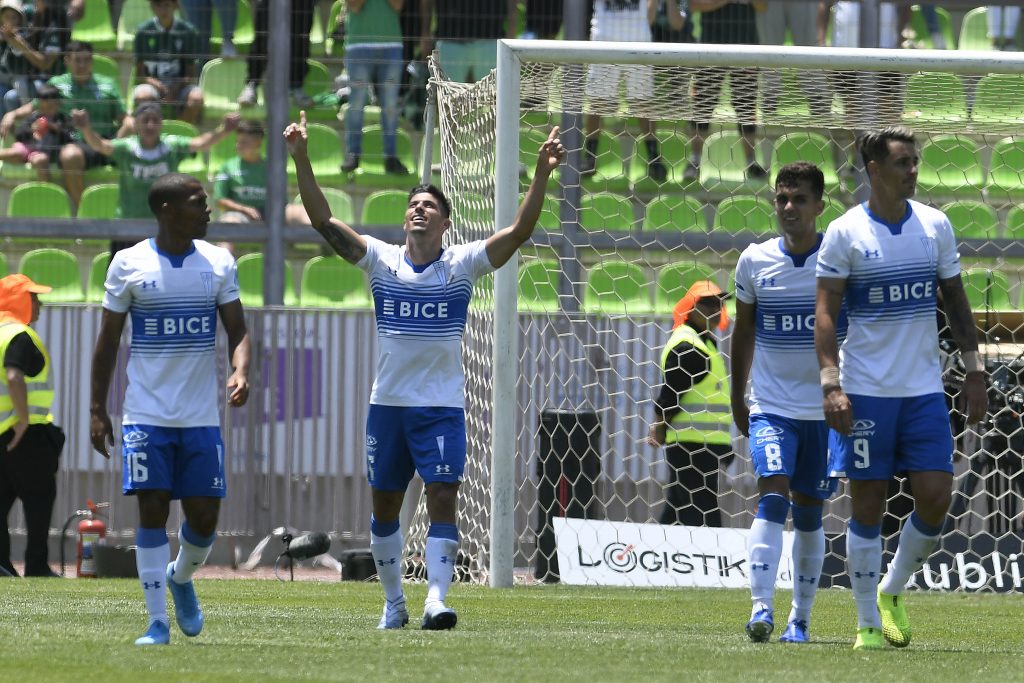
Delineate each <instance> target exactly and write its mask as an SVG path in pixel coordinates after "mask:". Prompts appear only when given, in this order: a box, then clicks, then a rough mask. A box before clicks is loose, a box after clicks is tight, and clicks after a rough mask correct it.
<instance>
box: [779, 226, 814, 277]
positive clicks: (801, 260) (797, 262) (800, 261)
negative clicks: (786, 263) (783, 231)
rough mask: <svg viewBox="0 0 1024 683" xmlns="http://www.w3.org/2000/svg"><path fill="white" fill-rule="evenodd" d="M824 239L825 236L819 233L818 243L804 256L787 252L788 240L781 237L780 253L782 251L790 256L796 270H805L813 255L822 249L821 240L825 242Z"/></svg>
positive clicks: (803, 254)
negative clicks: (808, 260)
mask: <svg viewBox="0 0 1024 683" xmlns="http://www.w3.org/2000/svg"><path fill="white" fill-rule="evenodd" d="M824 238H825V236H824V235H823V234H821V233H820V232H819V233H818V241H817V242H815V243H814V246H813V247H811V248H810V249H808V250H807V251H805V252H803V253H802V254H791V253H789V252H788V251H786V240H785V239H783V238H782V237H780V238H779V251H781V252H782V253H783V254H785V255H786V256H788V257H789V258H790V259H791V260H792V261H793V267H794V268H803V267H804V265H805V264H806V263H807V259H808V258H809V257H810V256H811V254H813V253H814V252H816V251H818V249H820V248H821V240H823V239H824Z"/></svg>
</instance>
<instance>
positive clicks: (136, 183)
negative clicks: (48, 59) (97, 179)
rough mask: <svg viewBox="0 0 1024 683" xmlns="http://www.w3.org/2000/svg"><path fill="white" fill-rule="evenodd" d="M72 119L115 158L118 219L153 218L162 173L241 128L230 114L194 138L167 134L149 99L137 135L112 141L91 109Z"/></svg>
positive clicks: (137, 115)
mask: <svg viewBox="0 0 1024 683" xmlns="http://www.w3.org/2000/svg"><path fill="white" fill-rule="evenodd" d="M71 116H72V121H73V123H74V124H75V128H77V129H78V130H79V131H80V132H81V133H82V137H84V138H85V141H86V142H87V143H88V144H89V146H91V147H92V148H93V149H95V150H97V151H98V152H99V153H100V154H103V155H104V156H106V157H109V158H110V159H112V160H113V163H114V165H115V166H117V168H118V170H119V171H120V172H121V173H120V179H119V180H118V190H119V195H118V206H117V217H118V218H152V217H153V212H152V211H151V210H150V208H149V199H148V197H149V187H150V186H151V185H152V184H153V182H154V181H155V180H156V179H157V178H159V177H160V176H162V175H166V174H168V173H175V172H177V170H178V164H180V163H181V161H182V160H183V159H185V158H187V157H190V156H192V155H193V154H196V153H197V152H205V151H207V150H209V149H210V148H211V147H213V146H214V145H215V144H217V143H218V142H220V141H221V140H223V139H224V138H225V137H227V136H228V135H229V134H230V133H231V131H233V130H235V129H236V128H237V127H238V122H239V116H238V114H236V113H232V114H226V115H225V116H224V121H223V123H221V125H220V126H218V127H217V129H216V130H211V131H207V132H205V133H203V134H201V135H199V136H197V137H194V138H186V137H183V136H180V135H164V134H163V126H164V117H163V114H162V113H161V110H160V105H159V104H157V103H156V102H146V103H144V104H142V105H140V106H139V108H138V109H136V110H135V112H134V113H133V114H132V116H133V117H134V119H135V128H136V130H137V134H136V135H132V136H131V137H126V138H118V139H116V140H108V139H106V138H104V137H102V136H101V135H99V134H98V133H97V131H95V130H94V129H93V127H92V123H91V121H90V119H89V112H88V111H86V110H84V109H76V110H75V111H74V112H72V114H71ZM131 244H133V242H119V241H114V242H112V243H111V245H110V246H111V249H110V253H111V255H113V254H114V253H116V252H117V251H119V250H121V249H124V248H125V247H127V246H131Z"/></svg>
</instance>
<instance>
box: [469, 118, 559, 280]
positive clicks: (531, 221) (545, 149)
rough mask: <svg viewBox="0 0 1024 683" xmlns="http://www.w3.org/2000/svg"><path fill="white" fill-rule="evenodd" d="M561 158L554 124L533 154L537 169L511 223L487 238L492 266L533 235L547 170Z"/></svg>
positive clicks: (549, 174)
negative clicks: (536, 151) (535, 153)
mask: <svg viewBox="0 0 1024 683" xmlns="http://www.w3.org/2000/svg"><path fill="white" fill-rule="evenodd" d="M563 158H565V147H563V146H562V141H561V140H559V139H558V126H555V127H554V128H552V129H551V133H549V134H548V139H547V140H545V141H544V144H542V145H541V146H540V151H539V152H538V154H537V170H536V172H535V173H534V174H533V181H532V182H531V183H530V188H529V189H528V190H527V191H526V198H525V199H523V203H522V204H520V205H519V211H517V212H516V219H515V221H514V222H513V223H512V225H510V226H508V227H507V228H503V229H501V230H499V231H498V232H496V233H494V234H493V235H491V236H490V237H488V238H487V258H488V260H490V262H491V265H492V266H494V267H495V268H501V267H502V266H503V265H505V263H506V262H507V261H508V260H509V259H510V258H512V255H513V254H515V253H516V250H517V249H519V247H521V246H522V245H523V243H524V242H526V240H528V239H530V236H531V235H533V229H534V228H535V227H536V226H537V219H538V218H540V212H541V209H543V208H544V192H545V191H546V190H547V186H548V178H549V177H550V176H551V172H552V171H554V170H555V169H556V168H558V165H559V164H560V163H562V159H563Z"/></svg>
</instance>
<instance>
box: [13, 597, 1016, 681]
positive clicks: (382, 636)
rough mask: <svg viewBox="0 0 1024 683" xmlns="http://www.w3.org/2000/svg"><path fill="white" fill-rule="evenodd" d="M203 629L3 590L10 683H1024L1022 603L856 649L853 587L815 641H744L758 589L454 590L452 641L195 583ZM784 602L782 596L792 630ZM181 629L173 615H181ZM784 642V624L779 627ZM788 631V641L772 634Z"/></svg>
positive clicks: (448, 635) (823, 600) (365, 604)
mask: <svg viewBox="0 0 1024 683" xmlns="http://www.w3.org/2000/svg"><path fill="white" fill-rule="evenodd" d="M197 585H198V589H199V594H200V598H201V599H202V601H203V605H204V610H205V612H206V617H207V619H206V630H205V631H204V632H203V634H202V635H200V636H199V637H198V638H185V637H184V636H182V635H181V632H180V631H178V630H177V627H175V626H173V625H172V640H171V646H170V647H155V648H138V647H135V646H134V645H132V641H133V640H134V639H135V637H136V636H138V635H141V633H142V632H143V630H145V627H146V623H145V622H146V618H145V615H144V610H143V606H142V596H141V589H140V588H139V587H138V585H137V583H136V582H135V581H134V580H118V579H107V580H93V581H86V580H55V579H49V580H47V579H24V580H6V581H0V672H2V677H3V680H5V681H28V682H32V683H36V682H38V681H61V682H63V681H74V682H76V683H78V682H87V681H102V682H103V683H118V682H119V681H126V682H131V683H138V681H145V680H158V681H242V680H245V681H259V682H261V683H262V682H263V681H339V680H358V681H370V680H378V681H420V680H447V681H458V682H461V681H469V682H471V683H479V682H481V681H529V682H531V683H537V682H539V681H560V682H561V681H601V682H604V681H661V680H664V681H680V680H684V681H687V682H689V681H723V680H727V681H746V682H751V681H754V682H759V681H789V682H793V683H796V682H800V683H803V682H804V681H809V682H811V681H858V682H860V681H884V682H886V683H890V682H892V683H895V682H898V681H928V682H929V683H936V682H937V681H982V680H983V681H986V683H988V682H991V681H1010V680H1021V679H1020V676H1021V663H1022V661H1024V659H1022V653H1024V646H1022V643H1021V638H1020V633H1021V627H1020V624H1021V617H1020V596H1019V595H1012V596H1006V595H974V594H970V595H968V594H917V593H914V594H911V595H910V596H909V599H908V609H909V611H910V617H911V622H912V624H913V626H914V642H913V643H912V644H911V646H910V647H909V648H906V649H903V650H895V649H891V648H890V649H888V650H886V651H882V652H871V653H854V652H853V651H852V650H851V648H850V646H851V644H852V639H853V635H854V625H855V617H854V608H853V602H852V599H851V597H850V593H849V592H848V591H840V590H828V591H823V592H822V593H821V594H820V595H819V597H818V603H817V605H816V607H815V613H814V623H813V624H812V637H813V638H814V641H815V642H814V643H813V644H811V645H804V646H799V645H784V644H779V643H777V642H775V641H774V640H773V641H772V642H771V643H769V644H766V645H755V644H752V643H750V642H748V641H747V638H746V636H745V635H744V634H743V625H744V624H745V623H746V619H747V616H748V614H749V599H748V596H747V593H746V592H745V591H736V590H696V589H678V590H638V589H616V588H578V587H567V586H533V587H521V588H515V589H513V590H491V589H489V588H486V587H484V586H475V585H474V586H466V585H456V586H455V587H454V588H453V590H452V594H451V596H450V600H449V602H450V604H451V605H452V606H453V607H455V608H456V609H457V610H458V612H459V619H460V621H459V625H458V626H457V627H456V629H455V630H454V631H450V632H425V631H420V630H419V629H418V628H416V625H417V624H418V618H419V606H420V605H421V604H422V600H423V597H424V594H425V587H424V586H422V585H410V586H407V588H406V590H407V595H408V598H409V604H410V606H411V607H412V610H411V612H412V614H411V617H412V619H413V622H412V623H410V625H409V627H407V628H406V629H405V630H403V631H391V632H379V631H376V630H375V628H374V627H375V626H376V623H377V619H378V618H379V616H380V606H381V604H382V600H381V595H380V588H379V586H377V585H376V584H360V583H310V582H301V583H292V584H284V583H278V582H275V581H256V580H212V579H207V580H201V581H199V582H197ZM788 600H789V595H788V593H782V594H780V595H779V596H778V597H777V604H778V605H779V606H780V610H779V611H780V612H781V615H780V621H781V620H782V619H784V617H785V613H786V611H787V610H788ZM172 618H173V617H172ZM778 628H779V629H781V625H779V626H778ZM779 632H780V631H779V630H777V631H776V634H778V633H779Z"/></svg>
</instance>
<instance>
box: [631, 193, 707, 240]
mask: <svg viewBox="0 0 1024 683" xmlns="http://www.w3.org/2000/svg"><path fill="white" fill-rule="evenodd" d="M644 230H663V231H666V232H688V231H697V232H707V230H708V222H707V218H706V217H705V216H704V208H703V207H702V206H701V205H700V201H698V200H697V199H696V198H695V197H690V196H686V195H677V194H669V195H662V196H660V197H657V198H656V199H653V200H651V203H650V204H648V205H647V211H646V212H645V213H644Z"/></svg>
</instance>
